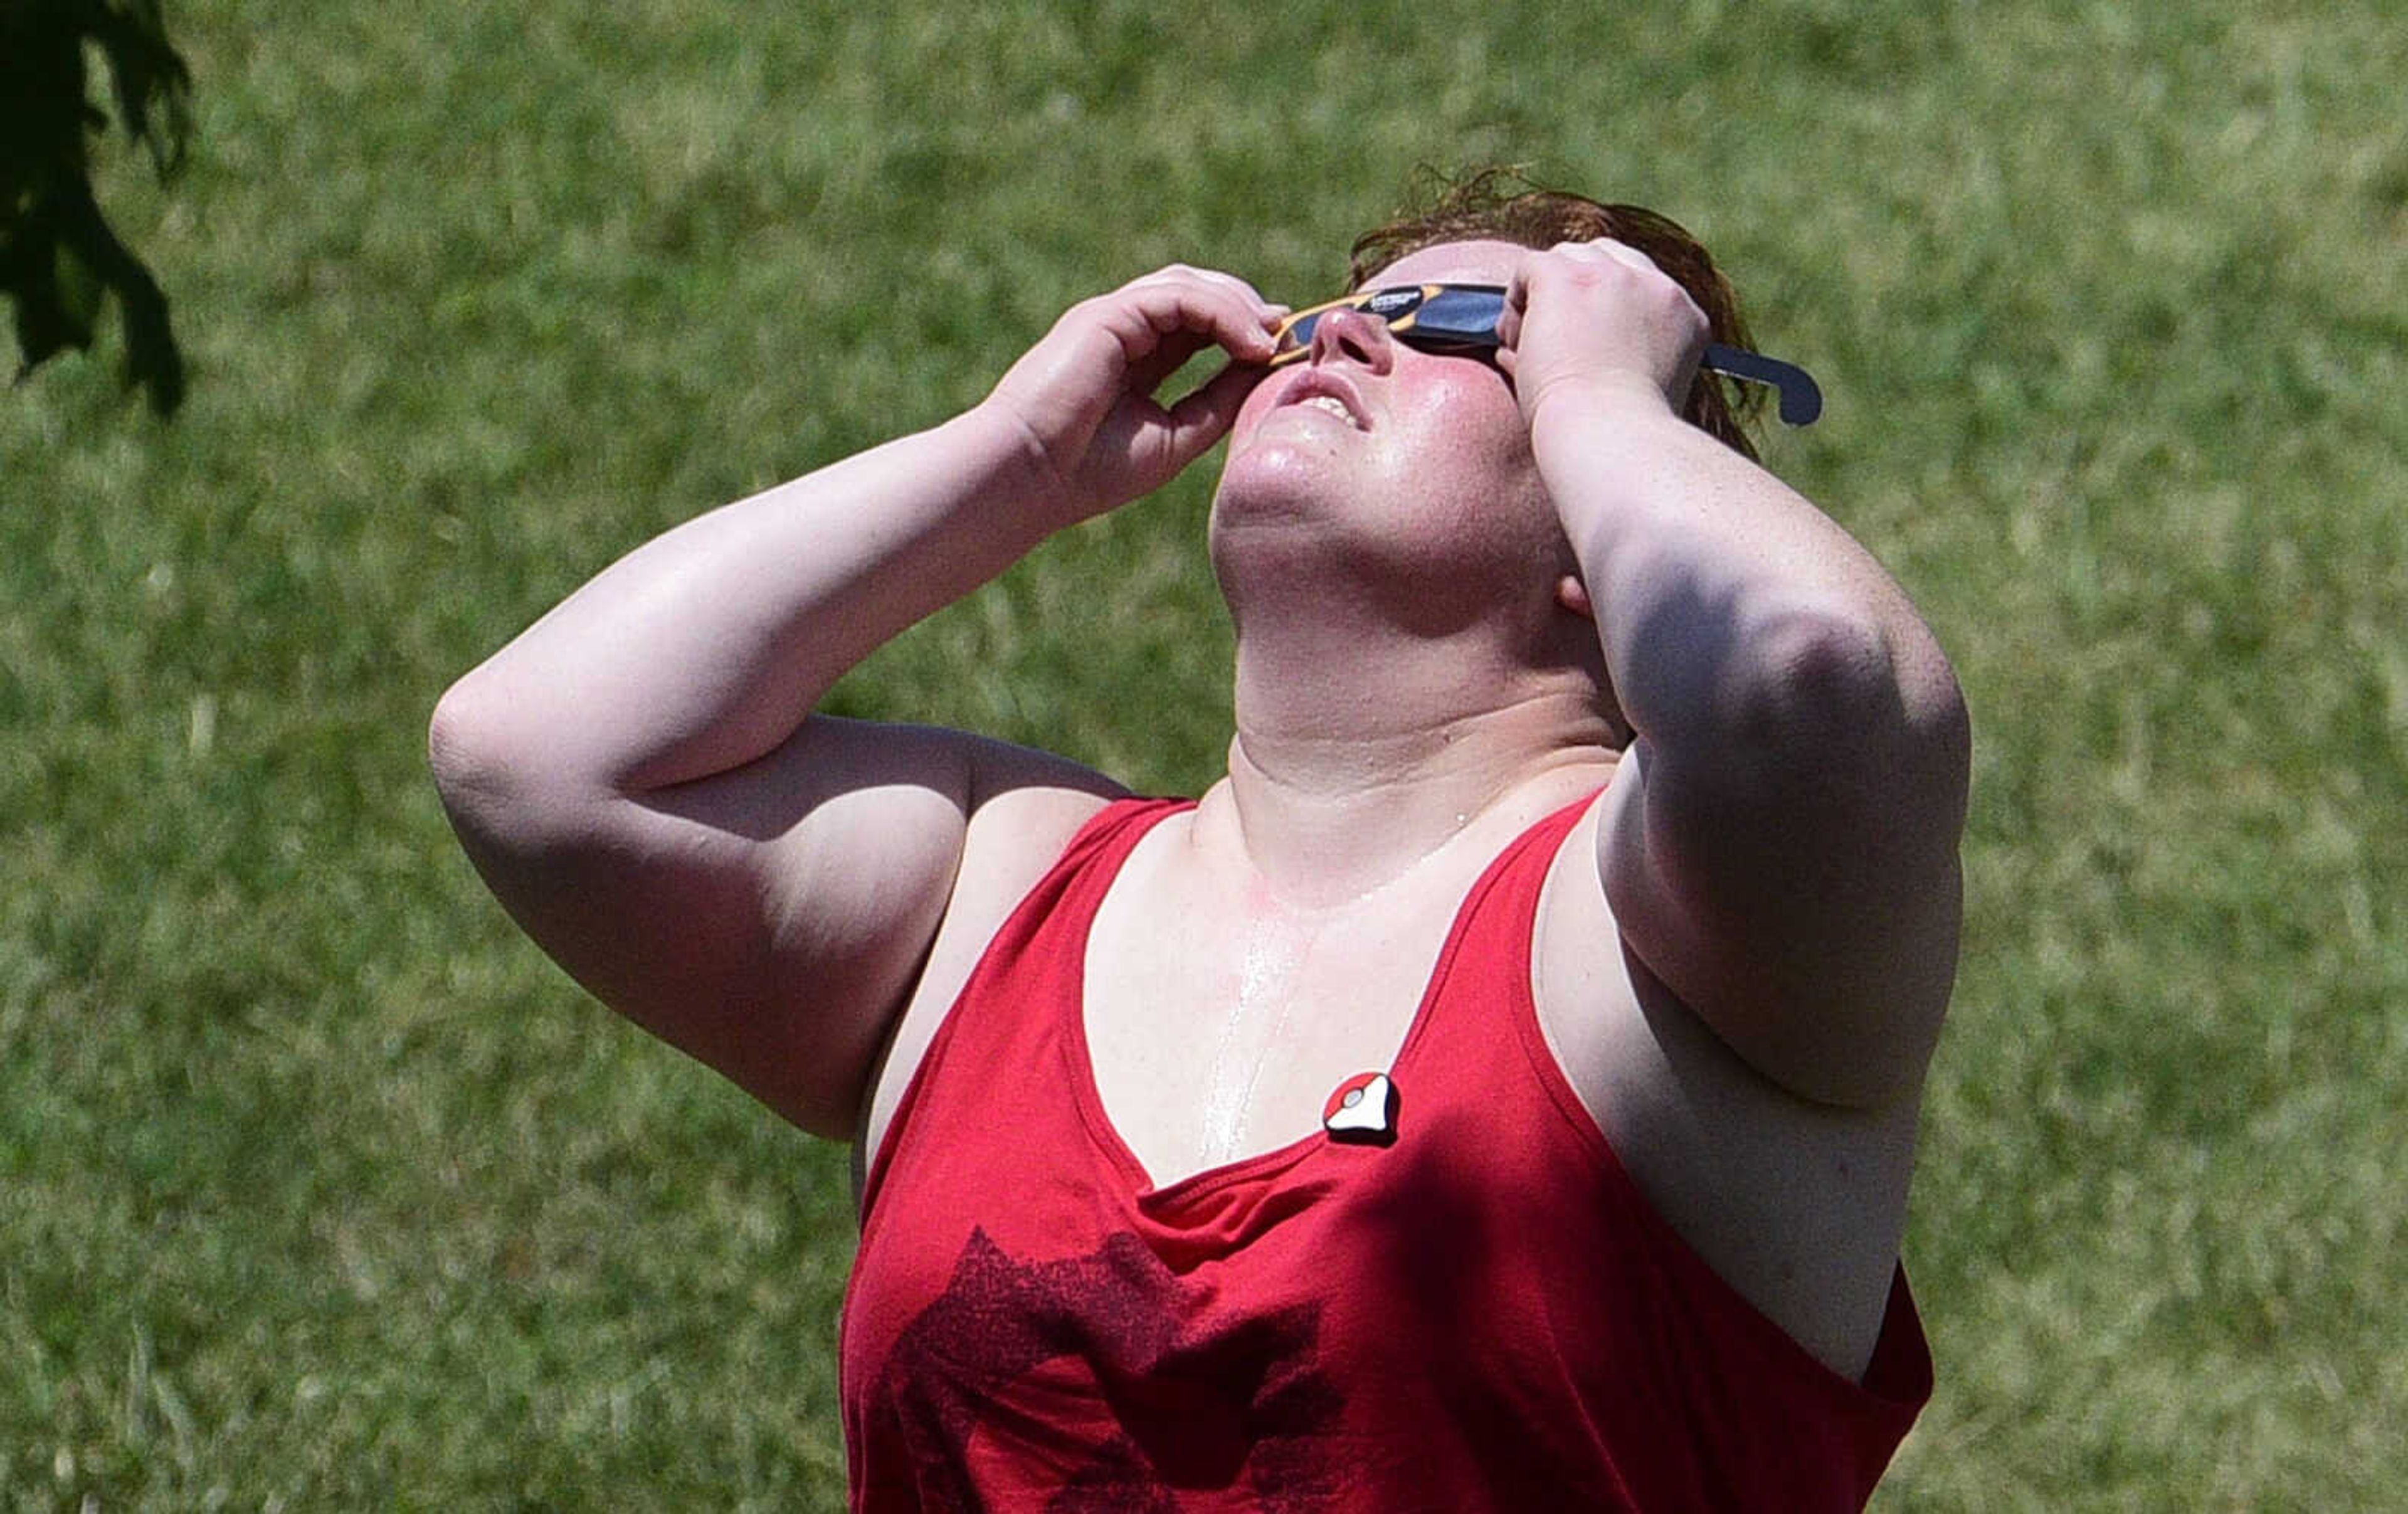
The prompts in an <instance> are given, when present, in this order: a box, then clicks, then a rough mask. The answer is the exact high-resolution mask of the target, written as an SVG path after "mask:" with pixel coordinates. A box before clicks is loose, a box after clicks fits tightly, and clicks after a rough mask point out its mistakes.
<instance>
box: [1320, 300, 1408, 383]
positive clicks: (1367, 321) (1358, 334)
mask: <svg viewBox="0 0 2408 1514" xmlns="http://www.w3.org/2000/svg"><path fill="white" fill-rule="evenodd" d="M1310 361H1311V362H1312V363H1313V364H1314V365H1315V366H1318V365H1320V364H1323V363H1337V362H1347V363H1357V364H1360V365H1362V366H1363V367H1364V368H1369V369H1370V370H1371V371H1372V372H1374V373H1385V372H1387V371H1388V370H1389V369H1390V368H1394V367H1396V363H1397V339H1396V337H1395V336H1394V335H1393V334H1392V333H1391V332H1390V331H1389V330H1388V323H1387V322H1385V321H1383V320H1381V319H1380V318H1379V317H1378V316H1376V315H1367V314H1365V313H1364V312H1363V311H1361V310H1331V311H1330V312H1328V313H1327V314H1326V315H1324V316H1323V317H1322V318H1321V319H1320V320H1318V321H1316V322H1314V323H1313V324H1312V358H1311V359H1310Z"/></svg>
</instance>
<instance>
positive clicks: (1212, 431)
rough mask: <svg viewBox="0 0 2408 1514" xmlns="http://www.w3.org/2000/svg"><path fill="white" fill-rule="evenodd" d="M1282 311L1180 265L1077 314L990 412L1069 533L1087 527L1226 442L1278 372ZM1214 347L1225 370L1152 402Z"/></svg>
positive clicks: (1027, 359)
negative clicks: (1012, 437)
mask: <svg viewBox="0 0 2408 1514" xmlns="http://www.w3.org/2000/svg"><path fill="white" fill-rule="evenodd" d="M1285 313H1286V312H1285V310H1283V309H1282V308H1280V307H1275V306H1272V305H1269V304H1266V303H1265V302H1264V300H1263V297H1262V296H1260V295H1258V294H1256V293H1255V292H1254V287H1253V286H1252V285H1250V284H1248V283H1247V282H1245V281H1243V280H1241V279H1238V278H1234V277H1232V276H1231V275H1229V274H1226V273H1215V272H1212V271H1211V270H1210V269H1203V268H1191V267H1184V266H1183V265H1177V264H1174V265H1173V266H1171V267H1167V268H1164V269H1161V270H1160V271H1158V272H1155V273H1150V274H1147V275H1146V276H1145V277H1144V278H1142V279H1139V280H1136V281H1132V282H1130V283H1126V284H1124V285H1122V286H1121V287H1120V288H1118V289H1116V290H1113V291H1112V292H1111V294H1109V295H1101V296H1097V297H1096V298H1093V299H1088V300H1082V301H1081V302H1080V303H1078V304H1076V305H1073V306H1072V307H1070V309H1069V310H1068V311H1066V312H1065V313H1064V314H1063V316H1062V318H1061V319H1060V320H1059V321H1057V322H1055V323H1054V329H1053V330H1051V331H1049V332H1047V333H1046V334H1045V337H1044V339H1042V340H1040V341H1039V342H1038V344H1037V345H1036V346H1035V347H1032V348H1030V349H1029V351H1028V353H1026V355H1025V356H1023V357H1022V358H1021V359H1020V361H1019V362H1017V363H1015V364H1013V365H1012V366H1011V371H1010V372H1008V373H1006V374H1005V375H1004V376H1003V379H1002V382H998V383H997V384H996V386H995V391H994V393H992V394H990V395H989V396H988V397H986V399H985V401H984V402H983V403H982V406H981V408H982V409H983V410H987V411H991V412H992V413H994V414H995V415H996V416H997V417H998V418H1001V419H1004V420H1007V421H1008V422H1009V423H1010V424H1011V425H1013V426H1014V427H1016V428H1017V430H1018V431H1019V433H1020V435H1021V437H1022V438H1023V439H1024V441H1025V445H1026V446H1027V447H1028V448H1029V450H1030V453H1031V454H1032V456H1033V457H1034V458H1035V460H1036V463H1037V469H1038V472H1039V477H1040V480H1041V481H1042V483H1043V486H1044V487H1045V488H1046V490H1047V492H1048V494H1049V496H1050V498H1049V501H1048V503H1049V504H1050V505H1051V506H1052V507H1053V509H1054V510H1055V511H1057V512H1059V513H1060V515H1061V518H1062V520H1063V521H1064V523H1065V524H1068V522H1071V521H1078V520H1084V519H1086V518H1087V517H1088V516H1091V515H1099V514H1102V513H1103V512H1106V511H1109V510H1112V509H1115V508H1117V507H1119V506H1121V505H1124V504H1126V503H1128V502H1129V501H1130V500H1132V499H1135V498H1138V497H1140V496H1142V495H1146V494H1150V493H1152V492H1153V491H1154V490H1155V489H1158V488H1160V487H1161V486H1162V485H1163V484H1165V483H1168V482H1170V480H1171V479H1173V478H1174V477H1176V476H1177V475H1178V473H1179V471H1180V469H1183V468H1185V467H1186V466H1187V465H1188V464H1189V463H1192V462H1194V461H1195V460H1196V459H1197V457H1199V456H1201V455H1203V454H1204V453H1205V451H1206V450H1207V449H1209V448H1210V447H1211V445H1212V444H1213V443H1214V442H1216V441H1218V440H1221V438H1222V437H1223V436H1224V435H1226V433H1227V432H1228V429H1229V427H1230V425H1232V424H1233V423H1234V422H1235V421H1236V420H1237V416H1238V407H1239V406H1240V404H1241V403H1242V402H1243V401H1244V400H1245V397H1246V395H1247V393H1248V392H1249V391H1251V390H1252V389H1253V388H1254V385H1255V384H1256V383H1258V382H1261V380H1262V378H1263V376H1264V374H1266V373H1268V372H1269V368H1265V367H1264V366H1263V365H1264V364H1266V363H1267V362H1269V358H1270V355H1271V331H1272V329H1273V328H1274V327H1275V326H1276V325H1277V324H1279V319H1280V317H1281V316H1282V315H1283V314H1285ZM1215 346H1217V347H1219V348H1221V349H1222V350H1224V351H1225V352H1226V353H1228V354H1229V358H1230V362H1229V364H1228V366H1227V367H1226V368H1222V370H1221V371H1220V372H1219V373H1217V374H1215V375H1213V377H1212V378H1211V380H1210V381H1208V382H1206V383H1205V384H1204V385H1203V386H1202V387H1201V388H1198V389H1197V390H1196V392H1195V393H1193V394H1190V395H1187V396H1186V397H1183V398H1181V399H1179V400H1177V401H1176V402H1175V403H1173V404H1171V405H1170V406H1168V408H1165V407H1164V406H1162V405H1161V404H1158V403H1156V402H1155V400H1154V390H1155V389H1157V388H1159V387H1160V386H1161V384H1162V382H1163V381H1164V380H1166V379H1168V378H1169V377H1170V375H1171V374H1172V373H1174V372H1176V371H1177V370H1178V369H1179V368H1180V366H1181V365H1182V364H1183V363H1185V362H1186V361H1187V360H1188V359H1189V358H1191V357H1193V356H1195V355H1196V354H1197V353H1200V352H1202V351H1204V350H1205V349H1206V348H1208V347H1215Z"/></svg>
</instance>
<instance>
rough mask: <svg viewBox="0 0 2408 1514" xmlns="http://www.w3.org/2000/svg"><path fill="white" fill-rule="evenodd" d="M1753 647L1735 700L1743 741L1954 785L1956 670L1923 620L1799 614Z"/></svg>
mask: <svg viewBox="0 0 2408 1514" xmlns="http://www.w3.org/2000/svg"><path fill="white" fill-rule="evenodd" d="M1755 640H1756V656H1755V657H1754V658H1752V659H1750V676H1749V678H1748V680H1747V683H1746V685H1745V686H1744V687H1743V688H1742V690H1741V691H1739V696H1740V697H1739V698H1738V699H1736V700H1735V701H1734V703H1735V704H1737V705H1738V706H1739V707H1740V709H1741V710H1742V711H1743V712H1744V713H1743V714H1742V718H1741V721H1740V724H1741V725H1742V727H1743V728H1745V729H1746V730H1748V731H1749V732H1750V733H1751V734H1753V735H1754V736H1756V737H1757V738H1758V739H1760V740H1763V741H1765V742H1767V743H1771V744H1775V745H1778V746H1781V747H1783V748H1785V749H1789V750H1795V749H1796V747H1797V745H1799V744H1800V743H1813V745H1814V746H1816V747H1818V748H1820V749H1822V750H1824V751H1826V752H1828V753H1831V754H1833V755H1838V754H1842V753H1844V754H1848V755H1852V756H1854V757H1856V758H1857V759H1858V760H1860V761H1862V762H1865V763H1869V764H1872V765H1873V766H1872V768H1871V771H1885V772H1888V773H1890V774H1893V775H1896V776H1900V777H1903V776H1906V775H1908V774H1914V775H1920V776H1924V777H1928V778H1929V779H1933V780H1938V781H1943V782H1947V781H1953V782H1955V783H1956V784H1957V786H1960V787H1961V786H1962V785H1963V783H1964V780H1965V776H1966V774H1967V773H1968V771H1970V768H1971V756H1972V727H1971V716H1970V715H1969V714H1968V712H1967V710H1966V706H1965V696H1964V690H1963V689H1962V688H1961V687H1960V686H1959V685H1958V684H1957V675H1956V672H1955V670H1953V669H1952V668H1951V667H1950V666H1949V663H1948V659H1947V657H1946V656H1945V655H1944V654H1942V652H1941V650H1940V647H1939V644H1938V642H1935V641H1934V640H1933V639H1932V636H1931V633H1930V632H1929V631H1928V629H1926V628H1925V627H1924V626H1923V625H1922V624H1921V622H1919V621H1914V620H1912V619H1909V620H1908V621H1907V622H1906V623H1905V624H1904V625H1902V626H1900V625H1894V624H1885V623H1883V622H1881V621H1878V620H1875V619H1872V618H1870V617H1867V616H1864V615H1859V614H1855V613H1847V612H1843V611H1827V610H1821V609H1813V610H1798V611H1791V612H1789V613H1785V614H1784V615H1782V616H1781V617H1780V618H1779V619H1778V620H1776V621H1774V622H1773V623H1771V624H1770V625H1769V626H1767V627H1765V628H1764V629H1763V630H1762V632H1761V633H1760V634H1759V635H1758V636H1757V637H1756V639H1755ZM1951 775H1953V778H1952V776H1951Z"/></svg>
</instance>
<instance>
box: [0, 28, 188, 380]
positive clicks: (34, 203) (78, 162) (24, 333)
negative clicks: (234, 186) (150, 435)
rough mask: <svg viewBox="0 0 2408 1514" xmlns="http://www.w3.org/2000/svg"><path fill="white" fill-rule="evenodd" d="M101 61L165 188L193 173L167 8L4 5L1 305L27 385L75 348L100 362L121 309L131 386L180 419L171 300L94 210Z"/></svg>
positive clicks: (101, 125)
mask: <svg viewBox="0 0 2408 1514" xmlns="http://www.w3.org/2000/svg"><path fill="white" fill-rule="evenodd" d="M94 54H97V56H98V57H99V58H100V59H101V60H102V61H103V62H104V63H105V64H106V65H107V72H108V82H109V94H110V97H111V100H112V102H113V103H114V105H115V107H116V124H117V125H118V126H119V127H121V128H122V130H123V131H124V132H125V133H126V135H128V136H129V137H132V138H133V139H134V140H135V141H136V142H138V143H140V144H141V145H142V146H143V148H144V149H145V150H147V151H149V152H150V161H151V166H153V167H154V168H155V169H156V170H157V172H158V174H159V176H160V178H161V179H162V180H165V179H166V178H167V177H168V176H170V175H171V174H173V173H174V172H175V170H176V168H177V166H179V163H180V162H181V160H182V156H183V151H184V142H185V138H186V136H187V134H188V132H189V130H190V116H189V114H188V111H187V108H186V91H187V88H188V85H189V83H190V74H189V73H188V71H187V70H186V68H185V66H184V61H183V59H182V58H180V57H179V56H178V55H177V53H176V50H175V49H174V47H172V46H171V45H170V44H169V43H168V41H167V33H166V27H165V23H164V22H162V20H161V18H160V13H159V0H0V292H5V293H6V294H7V296H8V297H9V299H10V301H11V302H12V303H13V304H14V305H15V307H16V319H17V345H18V348H19V349H20V351H21V352H22V355H23V358H24V367H23V368H22V370H20V372H19V374H18V377H19V378H20V379H22V378H23V377H24V375H25V374H26V373H30V372H32V371H33V369H34V368H37V367H39V366H40V365H41V364H43V363H45V362H47V361H49V360H50V358H51V357H53V356H55V355H57V354H58V353H60V352H62V351H64V350H65V349H66V348H69V347H73V348H75V349H77V350H79V351H84V352H88V351H90V350H91V348H92V344H93V330H94V325H95V324H96V322H97V319H98V317H99V314H100V309H101V302H102V301H103V299H105V298H106V297H107V296H111V295H114V296H116V298H117V301H118V307H119V310H120V311H121V312H122V317H123V326H124V332H125V378H126V382H127V384H128V385H129V386H139V387H140V388H141V389H142V390H143V391H144V392H145V393H146V394H147V395H148V396H149V397H150V407H151V409H152V410H154V411H157V412H158V413H160V414H161V415H168V414H172V413H174V411H175V409H176V407H177V405H178V404H179V403H180V402H181V401H182V399H183V396H184V362H183V357H182V354H181V353H179V352H178V351H177V349H176V338H175V333H174V332H173V331H172V330H171V329H169V326H168V323H167V296H166V295H165V293H164V292H163V291H162V290H161V289H160V287H159V283H158V281H157V280H155V279H153V278H152V277H151V276H150V270H149V269H148V268H146V267H143V266H142V262H141V260H140V259H138V258H136V256H135V255H134V253H133V252H131V251H130V250H128V249H127V247H126V245H125V244H124V242H122V241H121V240H120V239H119V238H118V236H117V234H116V232H114V231H112V230H111V229H110V228H109V224H108V220H107V218H106V217H104V216H103V215H102V214H101V213H100V205H99V202H98V201H97V200H95V199H94V198H93V188H92V163H91V151H90V149H91V141H90V138H91V137H92V136H93V134H95V133H98V132H102V131H106V130H107V129H108V126H109V125H110V121H109V117H108V114H107V113H105V112H104V111H102V110H101V109H100V108H98V107H97V106H95V105H93V102H92V100H91V98H90V96H89V94H88V93H87V85H88V83H89V82H90V80H89V72H88V71H89V67H90V60H91V58H92V57H93V55H94Z"/></svg>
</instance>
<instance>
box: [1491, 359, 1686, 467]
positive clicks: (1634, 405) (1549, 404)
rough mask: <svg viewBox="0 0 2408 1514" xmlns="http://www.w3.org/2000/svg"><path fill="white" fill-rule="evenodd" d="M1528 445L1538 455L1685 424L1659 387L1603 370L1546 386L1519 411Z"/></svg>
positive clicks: (1635, 376)
mask: <svg viewBox="0 0 2408 1514" xmlns="http://www.w3.org/2000/svg"><path fill="white" fill-rule="evenodd" d="M1524 417H1525V419H1526V420H1527V423H1528V425H1529V427H1530V445H1531V447H1532V449H1533V450H1534V451H1540V452H1544V451H1545V450H1547V449H1549V448H1550V447H1552V446H1555V445H1557V444H1560V443H1561V442H1563V441H1565V440H1578V441H1580V442H1581V443H1582V444H1583V445H1584V447H1587V446H1593V445H1594V444H1595V443H1596V441H1597V440H1598V438H1600V437H1625V436H1631V435H1636V434H1641V433H1645V432H1649V431H1654V430H1656V429H1657V428H1660V427H1662V426H1664V425H1687V424H1688V423H1687V422H1685V421H1684V420H1682V418H1681V415H1680V412H1679V411H1675V410H1674V409H1673V408H1672V402H1671V401H1670V399H1669V398H1667V397H1666V396H1665V394H1664V391H1663V390H1662V388H1660V387H1659V386H1657V385H1656V382H1654V381H1653V380H1651V379H1649V378H1648V377H1647V376H1646V375H1645V374H1641V373H1631V372H1607V373H1599V374H1593V375H1586V376H1584V377H1582V378H1579V379H1572V380H1564V381H1561V382H1555V383H1553V384H1550V385H1548V386H1547V387H1546V389H1545V390H1544V391H1543V392H1541V393H1540V394H1539V395H1536V396H1534V397H1532V398H1531V400H1530V402H1529V403H1528V404H1527V406H1525V407H1524Z"/></svg>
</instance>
